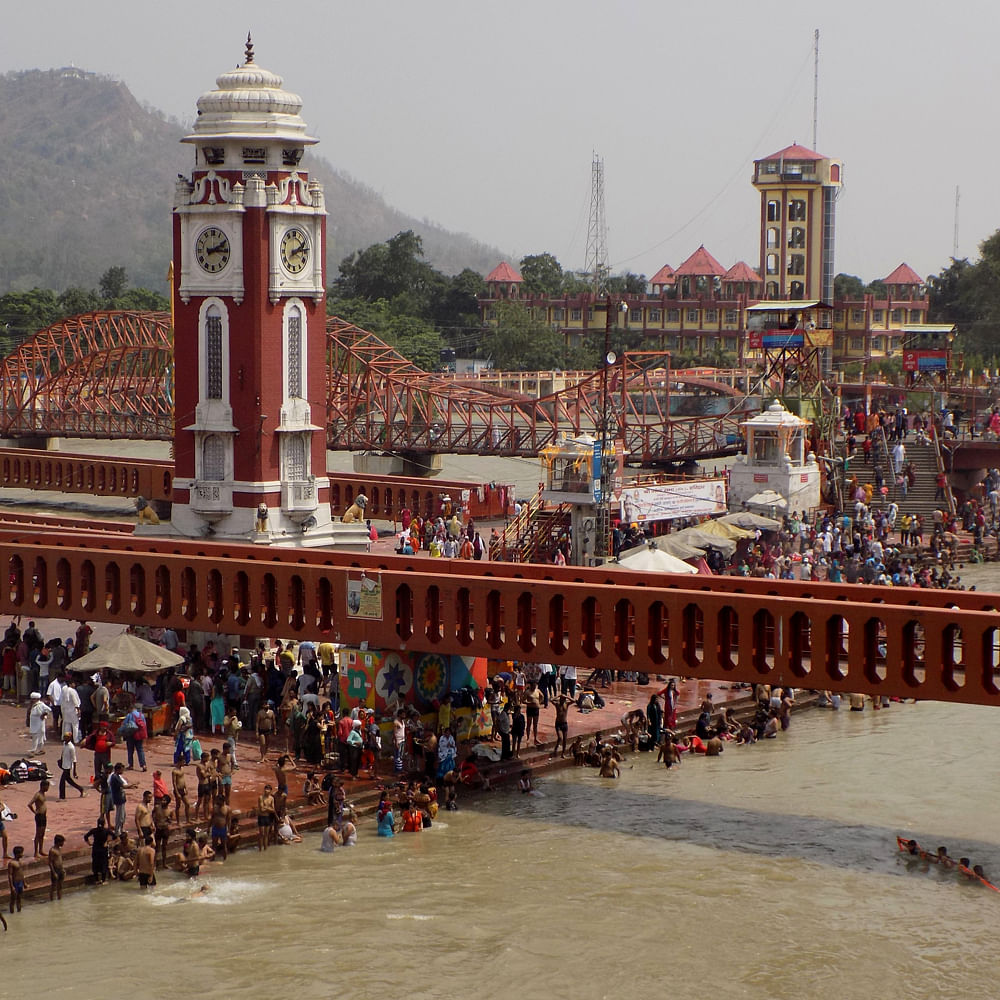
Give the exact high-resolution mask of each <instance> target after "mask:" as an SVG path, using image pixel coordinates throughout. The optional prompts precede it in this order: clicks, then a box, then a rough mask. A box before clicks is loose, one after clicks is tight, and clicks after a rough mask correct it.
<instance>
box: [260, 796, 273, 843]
mask: <svg viewBox="0 0 1000 1000" xmlns="http://www.w3.org/2000/svg"><path fill="white" fill-rule="evenodd" d="M273 825H274V795H273V794H272V791H271V786H270V785H265V786H264V791H263V792H262V793H261V794H260V796H258V798H257V850H258V851H266V850H267V841H268V839H269V838H270V836H271V827H272V826H273Z"/></svg>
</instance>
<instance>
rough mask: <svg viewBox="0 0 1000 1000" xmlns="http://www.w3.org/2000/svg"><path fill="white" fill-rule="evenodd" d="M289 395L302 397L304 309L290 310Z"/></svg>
mask: <svg viewBox="0 0 1000 1000" xmlns="http://www.w3.org/2000/svg"><path fill="white" fill-rule="evenodd" d="M288 396H289V397H292V396H296V397H298V398H299V399H301V398H302V310H301V309H300V308H299V307H298V306H292V307H291V308H290V309H289V310H288Z"/></svg>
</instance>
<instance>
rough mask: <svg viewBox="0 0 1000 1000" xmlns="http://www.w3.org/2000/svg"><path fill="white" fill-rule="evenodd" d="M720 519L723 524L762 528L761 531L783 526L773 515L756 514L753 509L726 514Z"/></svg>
mask: <svg viewBox="0 0 1000 1000" xmlns="http://www.w3.org/2000/svg"><path fill="white" fill-rule="evenodd" d="M719 520H720V521H722V522H723V524H735V525H736V527H738V528H760V529H761V531H774V530H775V529H776V528H780V527H781V522H780V521H775V520H774V518H773V517H764V515H763V514H755V513H754V512H753V511H752V510H739V511H736V513H734V514H726V515H725V516H724V517H720V518H719Z"/></svg>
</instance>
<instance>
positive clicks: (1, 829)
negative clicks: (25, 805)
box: [0, 799, 13, 861]
mask: <svg viewBox="0 0 1000 1000" xmlns="http://www.w3.org/2000/svg"><path fill="white" fill-rule="evenodd" d="M6 814H7V804H6V803H5V802H4V800H3V799H0V842H2V843H3V860H4V861H6V860H7V858H8V857H9V855H8V854H7V827H6V825H5V824H6V820H5V819H4V816H5V815H6ZM11 815H12V816H13V814H11Z"/></svg>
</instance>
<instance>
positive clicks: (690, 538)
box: [674, 525, 736, 559]
mask: <svg viewBox="0 0 1000 1000" xmlns="http://www.w3.org/2000/svg"><path fill="white" fill-rule="evenodd" d="M674 537H675V538H679V539H680V540H681V541H682V542H685V543H686V544H688V545H693V546H694V547H695V548H696V549H718V550H719V551H720V552H721V553H722V554H723V555H724V556H725V557H726V558H727V559H728V558H729V557H730V556H731V555H732V554H733V553H734V552H735V551H736V542H734V541H733V540H732V539H731V538H723V537H722V536H721V535H714V534H712V533H711V532H706V531H702V530H701V525H698V526H697V527H696V528H685V529H684V530H683V531H678V532H677V534H676V535H675V536H674ZM702 554H703V555H704V553H702Z"/></svg>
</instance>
